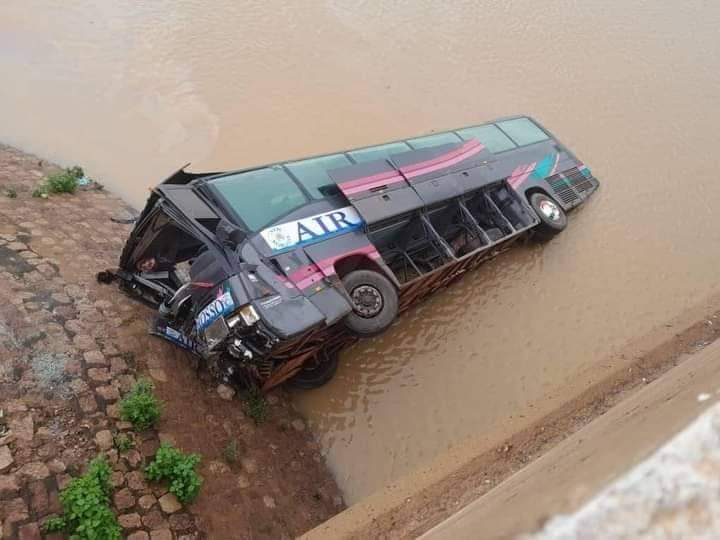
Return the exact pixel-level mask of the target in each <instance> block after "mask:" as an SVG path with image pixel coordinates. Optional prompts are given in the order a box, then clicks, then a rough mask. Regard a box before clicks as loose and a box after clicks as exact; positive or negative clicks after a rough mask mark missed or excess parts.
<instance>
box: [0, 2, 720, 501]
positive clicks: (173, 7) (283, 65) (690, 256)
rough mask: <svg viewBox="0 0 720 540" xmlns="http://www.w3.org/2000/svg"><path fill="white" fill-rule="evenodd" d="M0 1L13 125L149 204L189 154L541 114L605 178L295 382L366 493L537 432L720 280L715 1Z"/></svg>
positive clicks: (279, 154) (211, 163)
mask: <svg viewBox="0 0 720 540" xmlns="http://www.w3.org/2000/svg"><path fill="white" fill-rule="evenodd" d="M0 9H2V14H1V15H2V16H0V67H2V70H3V74H4V78H5V84H3V85H2V86H1V87H0V117H2V119H3V122H2V124H1V125H0V140H6V141H9V142H13V143H15V144H17V145H20V146H22V147H24V148H29V149H31V150H35V151H38V152H41V153H42V154H43V155H49V156H50V157H53V158H57V159H62V160H64V161H65V162H66V163H72V162H81V163H82V164H83V165H87V169H88V171H89V172H90V173H91V174H92V175H95V176H98V177H101V178H102V179H103V181H104V182H105V183H106V184H107V185H108V186H110V187H111V188H112V189H113V190H116V191H117V192H118V193H121V194H122V195H124V196H125V197H126V198H127V199H128V200H130V201H131V202H132V203H133V204H135V205H136V206H137V205H139V204H141V202H142V200H143V199H144V198H145V195H146V188H147V187H148V186H150V185H152V184H154V183H156V182H157V181H158V180H159V179H161V178H163V177H164V176H166V175H167V174H168V173H169V172H171V171H172V170H174V169H176V168H177V167H178V166H180V165H181V164H183V163H185V162H187V161H193V162H194V163H195V165H194V167H195V168H197V169H216V168H222V167H240V166H245V165H253V164H257V163H262V162H267V161H272V160H275V159H286V158H290V157H292V156H301V155H304V154H311V153H316V152H323V151H330V150H333V149H336V148H342V147H350V146H356V145H363V144H370V143H373V142H378V141H382V140H387V139H391V138H395V137H399V136H404V135H408V134H418V133H422V132H426V131H429V130H432V129H441V128H448V127H454V126H458V125H463V124H469V123H473V122H477V121H483V120H488V119H492V118H494V117H497V116H501V115H504V114H514V113H522V112H525V113H530V114H532V115H535V116H537V117H538V118H539V119H540V120H541V121H542V122H543V123H544V124H546V125H547V126H548V127H549V128H550V129H552V130H554V131H555V132H556V133H557V135H558V136H559V137H560V139H561V140H563V142H565V143H566V144H568V146H570V147H571V148H572V149H573V150H574V151H575V152H576V153H577V154H578V155H579V156H580V157H581V158H582V159H583V160H585V161H586V162H587V163H588V164H589V165H590V166H591V167H592V169H593V171H594V173H595V175H596V176H597V177H598V178H599V179H600V180H601V181H602V182H603V185H602V188H601V192H600V193H599V194H598V195H597V196H595V197H594V199H593V200H592V201H591V202H590V203H589V205H587V206H586V207H585V208H583V209H582V210H581V211H580V212H576V213H575V214H574V215H573V216H571V219H570V225H569V228H568V230H567V231H566V232H565V233H564V234H563V235H562V236H561V237H560V238H558V239H557V240H556V241H553V242H551V243H550V244H548V245H546V246H527V247H524V248H519V249H516V250H514V251H512V252H511V253H508V254H507V255H506V256H503V257H500V258H499V259H498V260H496V261H493V262H491V263H489V264H488V265H486V266H485V267H484V268H482V269H480V270H479V271H478V272H475V273H473V275H471V276H467V277H466V278H465V279H464V280H463V281H462V282H461V283H458V284H457V285H456V286H455V287H453V288H452V289H450V290H448V291H447V292H446V293H444V294H441V295H438V297H437V298H435V299H434V300H432V301H430V302H427V303H425V304H424V305H422V306H420V307H419V308H418V309H417V310H414V311H413V312H411V313H409V314H408V316H407V317H405V319H404V320H403V321H401V322H400V323H399V324H398V325H397V326H396V327H395V328H394V329H393V330H392V331H391V332H389V333H388V334H387V335H386V336H384V337H382V338H380V339H376V340H372V341H368V342H366V343H364V344H362V345H360V346H358V347H356V348H355V349H353V350H351V351H348V353H347V354H346V355H345V356H344V359H343V364H342V366H341V369H340V371H339V373H338V376H337V378H336V380H335V381H333V383H332V384H330V385H329V386H328V387H326V388H324V389H322V390H319V391H317V392H312V393H307V394H304V395H301V396H298V397H297V398H296V399H297V403H298V404H299V406H300V408H301V409H302V411H303V413H304V414H305V415H307V417H308V418H309V421H310V424H311V427H312V429H313V430H315V431H316V432H318V433H319V434H320V436H321V444H322V446H323V454H324V455H326V457H327V459H328V461H329V463H330V464H331V466H332V467H333V469H334V471H335V473H336V476H337V478H338V481H339V482H340V483H341V485H342V487H343V489H344V492H345V494H346V496H347V499H348V500H349V501H350V502H353V501H358V500H360V499H362V498H363V497H364V496H366V495H368V494H370V493H372V492H373V491H375V490H376V489H378V488H379V487H381V486H382V485H384V484H385V483H386V482H387V481H388V480H392V479H397V478H400V477H402V476H403V475H404V474H406V473H409V472H410V471H412V470H413V469H415V468H417V467H419V466H422V465H424V464H427V463H430V462H432V461H433V459H435V458H437V457H438V456H441V455H443V454H444V453H446V452H448V451H451V450H452V449H453V448H458V447H460V446H462V445H463V444H464V443H463V441H465V440H467V439H472V438H473V437H477V436H478V435H479V434H488V436H490V435H492V437H493V438H494V440H497V441H500V440H504V439H506V438H507V437H509V436H510V435H512V434H513V433H514V432H516V431H519V430H522V429H525V428H528V426H530V425H532V424H533V423H535V422H538V421H540V420H541V419H542V418H543V417H544V416H546V415H547V414H548V413H549V412H550V411H552V410H554V409H556V408H557V407H558V406H560V405H561V403H562V402H565V401H567V400H568V399H572V398H573V397H575V396H577V395H579V394H580V393H582V392H583V391H584V390H586V389H587V387H588V386H589V385H591V384H592V383H593V382H597V381H598V380H599V379H601V378H603V377H605V376H606V375H607V374H608V373H611V372H612V371H613V370H614V369H616V368H617V367H618V366H619V365H620V362H619V361H618V360H617V359H616V360H613V361H609V360H608V358H617V356H614V355H616V354H619V353H620V352H621V351H623V350H625V348H626V347H627V344H628V342H630V341H631V340H632V339H634V338H635V337H636V336H639V335H646V334H648V333H651V332H653V331H654V330H656V329H658V328H661V327H662V325H664V324H665V323H666V322H667V321H668V320H670V319H671V318H672V317H674V316H675V315H677V314H678V313H682V312H684V311H685V310H687V309H689V308H690V307H691V306H693V305H695V304H697V303H699V302H702V301H703V299H705V298H709V297H710V296H712V295H713V294H715V293H717V292H720V286H719V285H718V283H717V277H716V271H715V268H716V267H717V264H718V262H719V256H718V252H717V250H715V249H713V246H716V245H718V242H719V241H720V229H719V228H718V227H716V226H714V224H715V222H716V215H715V214H716V212H715V208H714V201H716V200H718V198H719V196H720V184H718V182H717V181H716V178H715V176H716V174H715V155H716V148H715V146H716V142H715V141H716V133H717V126H718V124H719V123H720V116H719V115H718V112H717V111H718V109H717V106H716V96H717V95H718V92H719V91H720V75H719V74H720V69H718V68H719V67H720V46H718V40H717V37H716V36H717V27H718V25H720V6H718V5H714V4H713V5H708V4H707V3H706V2H701V1H700V0H691V1H689V2H685V3H683V4H682V5H677V4H674V3H670V2H656V3H652V4H650V3H647V2H644V1H632V2H621V1H619V0H611V1H609V2H603V3H588V2H584V3H567V2H561V3H553V4H550V5H546V4H542V5H540V4H537V3H532V2H529V1H513V2H504V3H490V2H486V3H480V4H477V3H475V2H459V3H457V2H456V3H455V4H453V7H452V9H448V8H447V6H445V5H443V4H438V3H434V2H427V1H421V2H415V3H413V4H412V5H409V4H405V3H389V2H388V3H358V4H353V5H350V4H347V3H343V2H325V3H319V4H313V5H306V4H292V5H288V4H286V3H283V2H279V1H271V2H266V3H264V4H258V5H245V4H243V5H239V4H235V3H232V2H221V3H219V4H215V6H214V7H213V8H212V9H211V8H208V7H207V4H206V3H205V2H199V1H189V2H184V3H182V5H177V4H176V3H175V2H170V1H169V0H162V1H159V2H154V3H152V4H148V5H146V6H139V5H135V6H133V8H132V9H128V7H127V6H126V5H124V4H117V5H116V4H108V3H105V4H103V5H97V3H94V2H88V1H87V0H73V1H71V2H65V3H63V4H62V5H61V4H58V3H56V2H53V1H51V0H45V1H44V2H41V3H36V4H34V7H28V6H27V4H26V3H25V2H21V1H20V0H10V1H9V2H4V3H3V6H2V8H0ZM69 28H71V29H73V31H68V29H69ZM77 29H82V30H81V31H78V30H77ZM208 29H211V31H208ZM28 66H32V69H28Z"/></svg>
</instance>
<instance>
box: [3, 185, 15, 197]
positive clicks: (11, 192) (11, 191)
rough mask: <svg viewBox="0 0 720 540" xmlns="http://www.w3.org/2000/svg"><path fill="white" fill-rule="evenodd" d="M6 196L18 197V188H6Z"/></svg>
mask: <svg viewBox="0 0 720 540" xmlns="http://www.w3.org/2000/svg"><path fill="white" fill-rule="evenodd" d="M5 196H6V197H7V198H8V199H16V198H17V190H16V189H15V188H14V187H9V188H6V189H5Z"/></svg>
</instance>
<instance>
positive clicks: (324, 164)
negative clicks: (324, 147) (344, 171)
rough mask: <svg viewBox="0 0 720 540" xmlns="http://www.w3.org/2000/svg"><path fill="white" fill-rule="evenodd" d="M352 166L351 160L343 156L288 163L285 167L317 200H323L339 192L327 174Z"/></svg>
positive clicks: (336, 155)
mask: <svg viewBox="0 0 720 540" xmlns="http://www.w3.org/2000/svg"><path fill="white" fill-rule="evenodd" d="M348 165H351V163H350V160H349V159H348V158H346V157H345V156H344V155H343V154H335V155H334V156H324V157H319V158H313V159H306V160H304V161H296V162H295V163H286V164H285V166H286V167H287V168H288V169H290V172H291V173H293V174H294V175H295V177H296V178H297V179H298V180H300V183H301V184H302V185H303V186H305V188H306V189H307V190H308V191H309V192H310V194H311V195H312V196H313V197H315V198H316V199H322V198H324V197H327V196H328V195H332V194H333V193H336V192H337V187H336V186H335V182H333V181H332V180H331V179H330V177H329V176H328V174H327V171H329V170H331V169H339V168H340V167H346V166H348Z"/></svg>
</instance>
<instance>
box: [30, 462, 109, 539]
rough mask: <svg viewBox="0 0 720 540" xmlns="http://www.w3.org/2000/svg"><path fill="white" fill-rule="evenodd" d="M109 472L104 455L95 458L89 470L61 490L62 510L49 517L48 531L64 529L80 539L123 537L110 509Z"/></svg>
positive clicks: (71, 535) (46, 525) (72, 536)
mask: <svg viewBox="0 0 720 540" xmlns="http://www.w3.org/2000/svg"><path fill="white" fill-rule="evenodd" d="M110 474H111V469H110V465H108V463H107V461H105V458H104V457H97V458H95V459H94V460H92V461H91V462H90V464H89V465H88V469H87V472H86V473H85V474H84V475H83V476H80V477H78V478H73V480H72V481H71V482H70V484H69V485H68V486H67V487H66V488H65V489H64V490H62V492H60V503H61V504H62V508H63V514H62V515H61V516H55V517H52V518H50V519H48V520H47V521H46V522H45V525H44V528H45V531H46V532H60V531H63V532H66V533H67V534H68V536H69V537H70V538H73V539H77V540H91V539H99V538H103V539H107V540H120V526H119V525H118V522H117V519H116V518H115V515H114V514H113V513H112V510H111V509H110Z"/></svg>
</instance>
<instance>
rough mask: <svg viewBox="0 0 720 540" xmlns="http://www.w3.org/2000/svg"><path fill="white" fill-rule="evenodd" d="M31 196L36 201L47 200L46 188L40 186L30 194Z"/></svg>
mask: <svg viewBox="0 0 720 540" xmlns="http://www.w3.org/2000/svg"><path fill="white" fill-rule="evenodd" d="M32 196H33V197H35V198H36V199H47V198H48V192H47V186H46V185H44V184H43V185H41V186H40V187H38V188H35V189H34V190H33V192H32Z"/></svg>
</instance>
